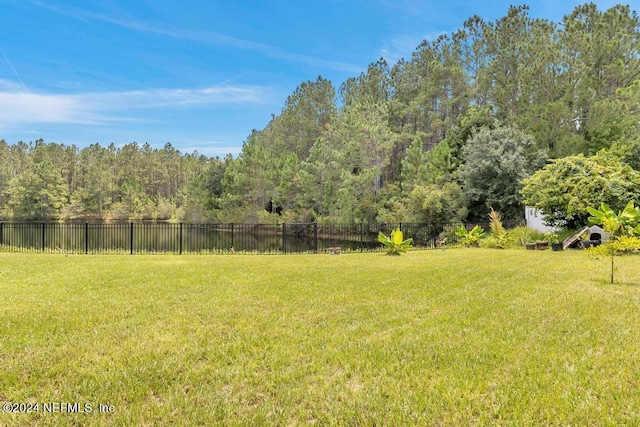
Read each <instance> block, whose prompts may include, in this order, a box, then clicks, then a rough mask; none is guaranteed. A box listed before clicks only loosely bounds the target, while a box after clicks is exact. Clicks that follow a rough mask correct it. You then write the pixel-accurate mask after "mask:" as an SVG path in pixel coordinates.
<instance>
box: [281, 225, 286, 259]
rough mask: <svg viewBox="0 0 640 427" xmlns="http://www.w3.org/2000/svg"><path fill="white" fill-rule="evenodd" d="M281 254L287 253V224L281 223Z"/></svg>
mask: <svg viewBox="0 0 640 427" xmlns="http://www.w3.org/2000/svg"><path fill="white" fill-rule="evenodd" d="M282 253H283V254H286V253H287V224H285V223H284V222H283V223H282Z"/></svg>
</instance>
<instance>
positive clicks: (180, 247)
mask: <svg viewBox="0 0 640 427" xmlns="http://www.w3.org/2000/svg"><path fill="white" fill-rule="evenodd" d="M180 255H182V223H180Z"/></svg>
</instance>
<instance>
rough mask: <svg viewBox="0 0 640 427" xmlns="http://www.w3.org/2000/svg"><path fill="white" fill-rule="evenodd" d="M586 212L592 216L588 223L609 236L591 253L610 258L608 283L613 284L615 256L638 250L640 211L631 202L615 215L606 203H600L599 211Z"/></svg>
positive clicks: (590, 210) (639, 246)
mask: <svg viewBox="0 0 640 427" xmlns="http://www.w3.org/2000/svg"><path fill="white" fill-rule="evenodd" d="M587 211H588V212H589V213H590V214H591V215H592V216H590V217H589V222H590V223H592V224H598V225H602V228H603V229H604V231H606V232H607V233H609V234H610V237H609V240H607V242H606V243H605V244H604V245H601V246H598V247H596V248H592V249H591V253H593V254H595V255H606V256H609V257H611V280H610V281H611V283H613V273H614V270H615V264H614V263H615V257H616V255H618V254H620V253H629V252H637V251H638V250H639V249H640V210H638V209H637V208H636V207H635V206H634V204H633V201H631V202H629V203H628V204H627V206H626V207H625V208H624V209H623V210H622V211H620V212H618V213H617V214H616V212H615V211H614V210H613V209H611V208H610V207H609V206H608V205H607V204H606V203H602V204H601V205H600V209H595V208H592V207H588V208H587Z"/></svg>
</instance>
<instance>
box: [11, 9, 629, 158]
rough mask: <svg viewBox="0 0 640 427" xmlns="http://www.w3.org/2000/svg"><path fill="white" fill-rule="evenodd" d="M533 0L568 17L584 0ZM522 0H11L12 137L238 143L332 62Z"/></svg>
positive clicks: (216, 151) (212, 146) (428, 34)
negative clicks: (302, 84)
mask: <svg viewBox="0 0 640 427" xmlns="http://www.w3.org/2000/svg"><path fill="white" fill-rule="evenodd" d="M526 3H527V4H528V5H529V6H530V15H531V16H533V17H543V18H547V19H549V20H552V21H554V22H559V21H560V20H561V18H562V16H564V15H565V14H568V13H570V12H571V11H572V10H573V8H574V7H575V6H576V5H578V4H582V3H584V2H582V1H570V0H563V1H560V0H531V1H529V2H526ZM595 3H597V4H598V6H599V8H600V9H606V8H608V7H611V6H613V5H614V4H616V3H618V2H616V1H605V0H603V1H596V2H595ZM510 4H511V3H510V2H504V1H496V0H484V1H477V0H470V1H463V0H439V1H432V0H429V1H426V0H424V1H419V0H369V1H359V0H312V1H301V0H295V1H292V0H273V1H257V0H244V1H234V2H231V1H218V0H182V1H175V0H83V1H70V0H67V1H54V0H0V28H2V30H1V32H0V34H1V36H0V111H1V113H0V139H4V140H5V141H7V142H8V143H10V144H13V143H16V142H18V141H24V142H29V141H35V140H37V139H40V138H42V139H44V140H45V141H47V142H57V143H61V144H65V145H72V144H75V145H77V146H79V147H84V146H86V145H89V144H92V143H96V142H98V143H100V144H101V145H104V146H106V145H108V144H110V143H111V142H113V143H115V144H116V145H123V144H125V143H129V142H132V141H136V142H138V143H144V142H148V143H150V144H151V145H152V146H155V147H158V148H161V147H162V146H164V144H165V143H166V142H171V143H172V144H173V146H174V147H176V148H177V149H179V150H180V151H182V152H193V151H194V150H197V151H198V152H199V153H201V154H205V155H208V156H214V155H220V156H223V155H224V154H226V153H232V154H234V155H236V154H238V153H239V151H240V148H241V146H242V142H243V141H244V140H245V139H246V138H247V136H248V135H249V133H250V132H251V130H252V129H262V128H263V127H264V126H265V125H266V124H267V123H268V121H269V120H270V118H271V114H272V113H275V114H279V113H280V111H281V110H282V107H283V106H284V102H285V100H286V98H287V96H288V95H289V94H290V93H292V92H293V91H294V90H295V88H296V87H297V86H298V85H299V84H300V83H302V82H304V81H307V80H315V79H316V78H317V76H319V75H321V76H322V77H324V78H328V79H329V80H331V81H332V83H333V85H334V86H335V87H336V89H337V88H338V87H339V86H340V84H341V83H342V82H344V81H345V80H346V79H347V78H348V77H352V76H357V75H358V74H360V72H362V71H363V70H365V69H366V67H367V65H368V64H369V63H371V62H375V61H376V60H377V59H378V58H380V57H385V58H386V59H387V60H388V61H389V62H390V63H395V62H396V61H397V60H398V59H400V58H402V57H404V58H409V57H410V56H411V53H412V51H413V50H414V49H415V47H416V46H417V45H418V44H419V43H420V41H421V40H424V39H426V40H433V39H435V38H436V37H437V36H438V35H440V34H443V33H451V32H453V31H455V30H457V29H459V28H460V27H462V24H463V22H464V21H465V20H466V19H467V18H468V17H470V16H472V15H474V14H477V15H479V16H481V17H482V18H484V19H485V20H487V21H494V20H496V19H499V18H500V17H502V16H504V15H506V12H507V10H508V7H509V5H510ZM514 4H522V2H514ZM632 7H633V8H635V9H636V10H637V9H638V7H637V5H633V4H632Z"/></svg>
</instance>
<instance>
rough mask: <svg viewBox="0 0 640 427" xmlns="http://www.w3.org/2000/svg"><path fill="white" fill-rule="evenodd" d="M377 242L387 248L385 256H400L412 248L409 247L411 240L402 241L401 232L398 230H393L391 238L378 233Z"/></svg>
mask: <svg viewBox="0 0 640 427" xmlns="http://www.w3.org/2000/svg"><path fill="white" fill-rule="evenodd" d="M378 241H379V242H380V243H382V244H383V245H385V246H386V247H387V255H400V254H401V253H403V252H406V251H408V250H409V249H411V248H412V247H413V246H412V245H411V242H413V238H408V239H406V240H403V236H402V231H401V230H400V229H399V228H396V229H395V230H393V231H392V232H391V236H386V235H385V234H384V233H383V232H382V231H380V232H379V233H378Z"/></svg>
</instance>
